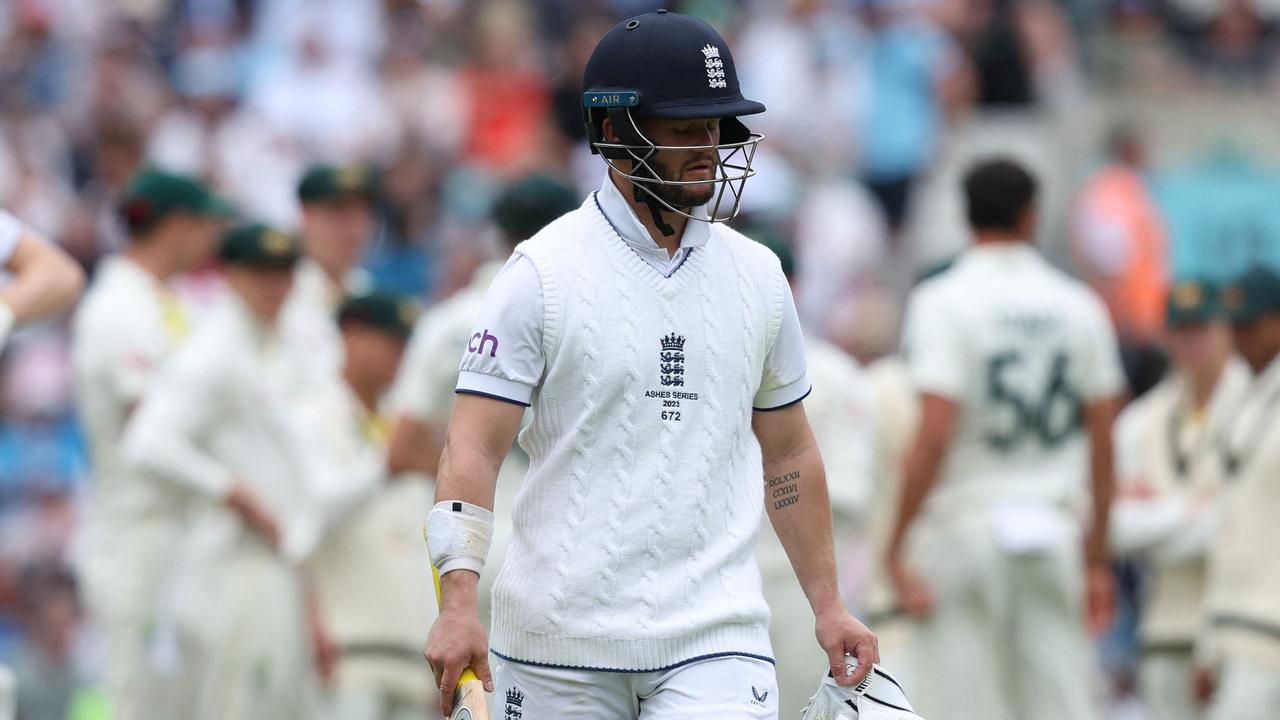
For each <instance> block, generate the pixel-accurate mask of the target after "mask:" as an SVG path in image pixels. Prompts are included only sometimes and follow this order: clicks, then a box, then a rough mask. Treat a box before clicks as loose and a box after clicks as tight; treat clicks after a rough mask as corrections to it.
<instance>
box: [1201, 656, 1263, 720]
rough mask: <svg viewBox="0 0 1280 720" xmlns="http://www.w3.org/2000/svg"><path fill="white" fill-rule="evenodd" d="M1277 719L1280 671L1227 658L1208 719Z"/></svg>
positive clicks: (1237, 658) (1247, 660)
mask: <svg viewBox="0 0 1280 720" xmlns="http://www.w3.org/2000/svg"><path fill="white" fill-rule="evenodd" d="M1276 718H1280V668H1276V667H1274V666H1267V665H1265V664H1263V663H1258V662H1253V661H1251V660H1250V659H1249V658H1241V657H1228V658H1227V659H1226V661H1225V662H1224V663H1223V666H1222V672H1221V674H1220V675H1219V677H1218V688H1217V690H1215V691H1214V693H1213V705H1212V706H1211V709H1210V710H1209V720H1276Z"/></svg>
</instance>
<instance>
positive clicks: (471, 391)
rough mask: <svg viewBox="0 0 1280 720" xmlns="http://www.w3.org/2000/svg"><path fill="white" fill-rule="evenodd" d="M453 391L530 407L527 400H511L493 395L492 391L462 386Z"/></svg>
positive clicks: (456, 393) (457, 393) (458, 393)
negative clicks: (463, 387)
mask: <svg viewBox="0 0 1280 720" xmlns="http://www.w3.org/2000/svg"><path fill="white" fill-rule="evenodd" d="M453 392H454V394H455V395H479V396H480V397H487V398H489V399H491V400H501V401H502V402H506V403H511V404H512V405H519V406H520V407H530V404H529V403H527V402H520V401H519V400H512V399H511V398H509V397H502V396H501V395H494V394H493V393H487V392H480V391H479V390H464V389H462V388H459V389H457V390H454V391H453Z"/></svg>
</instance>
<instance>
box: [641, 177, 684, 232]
mask: <svg viewBox="0 0 1280 720" xmlns="http://www.w3.org/2000/svg"><path fill="white" fill-rule="evenodd" d="M631 193H632V197H634V198H635V199H636V201H637V202H642V203H644V205H645V207H647V208H649V215H650V217H652V218H653V224H654V225H655V226H657V228H658V231H659V232H661V233H662V235H663V237H671V236H672V235H675V234H676V229H675V228H673V227H671V225H670V223H668V222H667V220H666V218H664V217H663V216H662V211H663V210H664V209H665V208H663V207H662V204H661V203H659V202H658V199H657V198H655V197H654V196H653V193H652V192H651V191H649V190H643V189H641V188H640V185H639V184H637V183H634V182H633V183H631Z"/></svg>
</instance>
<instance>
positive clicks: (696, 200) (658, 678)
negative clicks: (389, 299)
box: [424, 10, 878, 720]
mask: <svg viewBox="0 0 1280 720" xmlns="http://www.w3.org/2000/svg"><path fill="white" fill-rule="evenodd" d="M583 88H584V90H585V93H584V96H583V107H584V116H585V120H586V124H587V129H588V133H589V141H590V143H591V148H592V150H593V152H595V153H598V154H600V155H601V156H602V157H603V158H604V160H605V163H606V165H607V172H606V176H605V178H604V180H603V182H602V183H601V187H600V189H599V190H598V191H596V192H594V193H592V194H591V195H590V196H589V197H588V198H587V199H586V201H585V202H584V203H583V204H582V206H581V207H579V208H578V209H576V210H573V211H571V212H569V213H567V214H565V215H564V216H562V217H560V218H559V219H558V220H556V221H554V222H553V223H551V224H550V225H549V226H547V227H546V228H545V229H543V230H542V231H541V232H539V233H538V234H537V235H535V236H534V237H533V238H531V239H530V240H528V241H526V242H524V243H522V244H521V245H520V246H519V247H518V248H517V249H516V251H515V253H514V254H513V256H512V257H511V259H510V260H509V261H508V262H507V264H506V265H505V266H504V267H503V269H502V270H501V271H500V272H499V273H498V275H497V277H496V278H495V279H494V282H493V284H492V285H491V287H490V289H489V292H488V296H487V297H486V300H485V303H484V308H483V310H482V311H481V314H480V316H479V318H478V319H477V321H476V324H475V326H474V329H473V332H472V334H471V336H470V337H469V338H468V340H467V345H466V347H465V348H462V350H463V360H462V363H461V372H460V375H459V379H458V386H457V392H458V393H459V396H458V399H457V402H456V403H455V405H454V410H453V415H452V420H451V422H450V426H449V430H448V433H447V436H446V440H445V448H444V452H443V455H442V458H441V463H440V471H439V475H438V479H437V487H436V500H437V504H436V506H435V507H434V508H433V509H432V510H431V512H430V514H429V517H428V523H427V527H428V534H429V545H430V551H431V556H432V560H433V562H434V563H435V564H436V565H437V567H439V569H440V572H441V573H442V575H443V577H442V607H441V611H440V616H439V618H438V620H437V621H436V623H435V625H434V626H433V628H432V630H431V633H430V635H429V637H428V639H427V643H426V648H425V650H424V654H425V655H426V657H427V659H428V660H429V661H430V663H431V666H432V669H433V671H434V673H435V678H436V681H437V683H438V685H439V686H440V689H441V697H442V698H443V705H444V707H443V708H442V709H443V710H445V712H446V713H448V712H449V711H450V710H451V709H452V708H451V703H452V697H453V689H454V686H455V684H456V682H457V679H458V677H459V674H460V673H461V672H462V670H463V669H464V668H465V667H467V666H471V667H472V668H474V669H475V670H476V672H477V674H478V675H479V677H480V678H481V680H482V681H483V682H484V684H485V686H486V688H487V689H489V690H490V691H492V690H494V688H496V692H497V699H498V701H499V703H502V704H503V706H502V707H501V708H499V709H495V710H494V715H497V716H505V717H516V716H521V717H526V718H552V717H554V718H583V719H586V718H590V719H591V720H611V719H614V718H617V719H623V718H626V719H629V720H635V719H637V718H645V719H648V718H672V717H726V718H727V717H732V718H777V717H778V712H779V711H778V707H777V691H776V681H775V673H774V667H773V661H772V658H771V649H770V644H769V633H768V624H769V611H768V606H767V605H766V604H765V601H764V597H763V594H762V592H761V582H760V572H759V569H758V567H757V565H756V560H755V555H754V549H755V545H756V537H757V534H758V532H759V530H760V522H761V520H762V515H763V514H764V513H765V512H767V513H768V515H769V519H770V521H771V522H772V525H773V527H774V529H775V530H776V532H777V535H778V537H779V539H780V540H781V541H782V544H783V546H784V548H785V549H786V551H787V554H788V556H789V557H790V559H791V562H792V565H793V567H794V568H795V571H796V576H797V577H798V579H799V581H800V584H801V586H802V587H803V588H804V591H805V595H806V597H807V599H808V601H809V604H810V605H811V607H812V610H813V613H814V615H815V617H816V639H817V642H818V644H819V645H821V646H822V648H823V649H824V650H825V651H826V654H827V656H828V659H829V661H830V663H829V664H830V668H831V670H832V671H833V673H834V674H835V675H836V677H837V678H838V681H839V682H840V684H841V685H844V686H848V685H852V684H854V683H856V682H858V681H860V680H861V679H862V677H863V676H864V675H865V674H866V672H867V671H868V670H869V669H870V666H871V663H873V662H875V661H876V660H877V659H878V653H877V649H876V640H875V636H874V635H873V634H872V633H871V632H870V631H869V630H868V629H867V628H866V627H865V626H864V625H863V624H862V623H860V622H858V620H856V619H855V618H854V617H853V616H852V615H851V614H850V613H849V612H848V610H846V609H845V607H844V605H843V604H842V603H841V601H840V598H839V595H838V592H837V588H836V571H835V560H834V553H833V551H832V540H831V532H832V531H831V509H830V504H829V501H828V497H827V487H826V479H825V475H824V471H823V466H822V459H821V457H820V455H819V453H818V449H817V444H816V443H815V441H814V437H813V433H812V432H811V431H810V429H809V424H808V421H807V419H806V417H805V410H804V405H803V403H802V401H803V399H804V397H805V396H806V395H807V394H808V393H809V390H810V387H809V380H808V377H807V374H806V367H805V353H804V340H803V337H802V336H801V332H800V324H799V320H798V319H797V316H796V311H795V307H794V302H793V300H792V297H791V293H790V291H789V289H788V287H787V281H786V278H785V277H784V276H783V273H782V270H781V269H780V267H779V264H778V260H777V258H776V256H774V255H773V254H772V253H771V252H770V251H769V250H768V249H767V248H765V247H764V246H762V245H759V244H757V243H755V242H753V241H751V240H749V239H748V238H745V237H743V236H742V235H740V234H738V233H736V232H734V231H733V230H731V229H729V228H727V227H726V226H725V225H724V224H722V222H723V221H725V220H728V219H731V218H732V217H734V215H735V214H736V213H737V210H738V206H739V203H740V200H741V193H742V188H743V185H744V183H745V182H746V180H747V179H748V178H749V177H751V175H752V174H753V170H752V168H751V164H752V158H753V156H754V151H755V148H756V146H757V145H758V143H759V142H760V140H761V136H760V135H758V134H754V133H751V132H750V131H749V130H748V129H747V127H746V126H745V125H744V124H743V123H742V121H741V120H740V119H739V118H740V117H741V116H745V115H753V114H757V113H760V112H763V111H764V106H763V105H761V104H760V103H758V102H753V101H751V100H747V99H745V98H743V97H742V94H741V92H740V91H739V86H738V78H737V75H736V73H735V70H734V63H733V57H732V55H731V54H730V52H729V48H728V46H727V44H726V43H725V41H724V39H723V38H721V37H720V35H719V34H718V33H716V32H715V30H713V29H712V28H711V27H710V26H709V25H707V24H705V23H703V22H701V21H699V20H696V19H694V18H692V17H688V16H685V15H680V14H677V13H669V12H666V11H662V10H659V11H657V12H655V13H650V14H646V15H641V16H638V17H635V18H631V19H630V20H626V21H624V22H622V23H620V24H618V25H617V26H615V27H614V28H612V29H611V30H610V31H609V32H608V33H607V34H606V35H605V36H604V37H603V38H602V39H601V40H600V42H599V44H598V45H597V46H596V49H595V51H594V53H593V54H592V57H591V59H590V61H589V63H588V65H587V69H586V72H585V75H584V78H583ZM525 406H531V407H532V408H533V420H532V422H531V424H530V425H529V427H528V428H527V429H525V430H524V431H522V432H521V433H520V442H521V446H522V447H523V448H524V449H525V450H526V451H527V452H528V454H529V457H530V469H529V473H528V476H527V477H526V479H525V482H524V485H523V487H522V488H521V491H520V494H519V495H518V496H517V498H516V501H515V507H514V510H513V521H514V529H513V538H512V541H511V545H510V547H509V549H508V553H507V558H506V561H505V563H504V565H503V568H502V571H501V572H500V573H499V575H498V578H497V580H496V582H495V585H494V590H493V637H492V651H493V654H494V655H495V656H496V657H497V658H498V659H499V660H500V662H499V663H497V664H496V667H495V670H494V672H491V671H490V668H489V661H488V652H489V650H490V642H489V640H488V639H487V638H486V637H485V632H484V629H483V628H482V626H481V624H480V621H479V619H478V617H477V613H476V587H477V583H478V580H479V574H480V573H481V572H483V569H484V563H485V556H486V552H487V549H488V545H489V541H490V537H491V536H492V534H493V524H494V518H493V514H492V512H491V510H490V508H492V505H493V499H494V486H495V478H496V476H497V472H498V468H499V466H500V465H501V463H502V460H503V457H504V456H505V454H506V453H507V450H508V449H509V448H510V446H511V443H512V440H513V439H514V437H515V434H516V430H517V427H518V426H519V423H520V418H521V415H522V413H523V409H524V407H525ZM846 654H850V655H854V656H856V658H857V665H856V669H854V668H853V667H852V666H850V667H851V669H849V670H848V671H846V664H845V655H846ZM816 674H818V673H817V669H815V675H816Z"/></svg>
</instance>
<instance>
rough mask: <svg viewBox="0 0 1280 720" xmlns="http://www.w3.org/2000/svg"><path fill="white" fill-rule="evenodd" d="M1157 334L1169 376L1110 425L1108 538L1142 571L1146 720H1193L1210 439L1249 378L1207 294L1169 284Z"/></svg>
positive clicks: (1208, 518) (1209, 290)
mask: <svg viewBox="0 0 1280 720" xmlns="http://www.w3.org/2000/svg"><path fill="white" fill-rule="evenodd" d="M1165 327H1166V329H1165V346H1166V347H1167V348H1168V350H1169V355H1170V358H1171V359H1172V361H1173V368H1172V372H1170V373H1169V375H1168V377H1166V378H1165V379H1164V380H1163V381H1162V382H1161V383H1160V384H1159V385H1157V386H1156V387H1155V388H1154V389H1152V390H1151V391H1150V392H1148V393H1146V394H1145V395H1143V396H1142V397H1141V398H1139V399H1138V400H1136V401H1135V402H1133V403H1131V404H1130V405H1129V406H1128V407H1126V408H1125V409H1124V412H1122V413H1121V414H1120V417H1119V419H1117V421H1116V425H1115V438H1116V441H1115V446H1116V480H1117V488H1118V493H1117V500H1116V503H1115V505H1114V507H1113V508H1112V511H1111V515H1112V532H1111V537H1112V544H1113V547H1114V549H1115V551H1116V552H1117V553H1120V554H1123V555H1128V556H1130V557H1137V558H1140V559H1142V560H1144V561H1145V562H1146V563H1147V564H1148V566H1149V567H1150V569H1151V575H1150V578H1151V584H1150V587H1149V589H1148V590H1147V592H1145V593H1144V595H1145V598H1144V602H1145V606H1144V608H1143V613H1142V615H1143V620H1142V627H1141V628H1140V630H1139V634H1140V637H1141V641H1142V650H1143V656H1142V682H1141V691H1142V697H1143V701H1144V702H1145V703H1146V706H1147V710H1148V712H1149V713H1150V716H1151V718H1152V720H1194V719H1195V718H1197V717H1200V708H1199V701H1198V700H1197V699H1196V698H1195V697H1194V695H1193V676H1194V672H1193V671H1194V657H1193V646H1194V643H1195V639H1196V636H1197V634H1198V633H1199V631H1200V626H1201V622H1202V620H1203V617H1202V615H1203V609H1202V602H1203V600H1204V584H1205V562H1206V560H1207V556H1208V553H1209V546H1210V541H1211V539H1212V532H1211V530H1212V527H1213V524H1214V522H1215V521H1216V510H1217V502H1216V501H1217V497H1218V493H1219V492H1220V490H1221V486H1222V464H1221V462H1220V458H1219V456H1218V452H1217V447H1216V446H1215V439H1216V438H1217V437H1218V436H1219V434H1220V433H1221V432H1222V429H1223V428H1224V427H1225V426H1226V424H1227V423H1228V422H1229V419H1230V416H1231V413H1232V412H1233V410H1234V408H1235V406H1236V404H1237V403H1238V402H1239V401H1240V399H1241V397H1242V395H1243V393H1244V391H1245V389H1246V388H1247V387H1248V384H1249V369H1248V367H1247V366H1246V365H1245V364H1244V362H1243V361H1241V360H1239V359H1238V358H1234V357H1232V346H1231V334H1230V330H1229V328H1228V327H1227V324H1226V321H1225V317H1224V315H1223V311H1222V306H1221V304H1220V303H1219V302H1218V289H1217V288H1215V287H1214V286H1213V285H1211V284H1209V283H1207V282H1204V281H1199V280H1186V281H1182V282H1178V283H1175V284H1174V285H1173V286H1172V287H1171V288H1170V289H1169V294H1168V301H1167V303H1166V313H1165Z"/></svg>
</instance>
